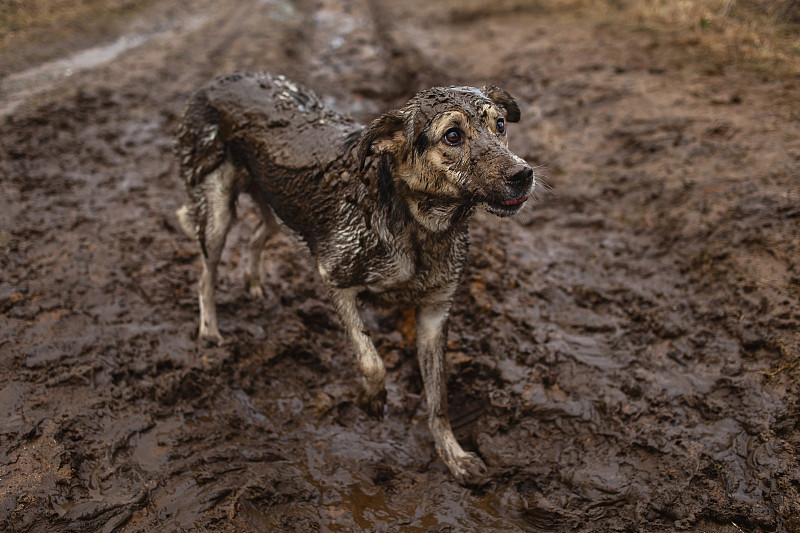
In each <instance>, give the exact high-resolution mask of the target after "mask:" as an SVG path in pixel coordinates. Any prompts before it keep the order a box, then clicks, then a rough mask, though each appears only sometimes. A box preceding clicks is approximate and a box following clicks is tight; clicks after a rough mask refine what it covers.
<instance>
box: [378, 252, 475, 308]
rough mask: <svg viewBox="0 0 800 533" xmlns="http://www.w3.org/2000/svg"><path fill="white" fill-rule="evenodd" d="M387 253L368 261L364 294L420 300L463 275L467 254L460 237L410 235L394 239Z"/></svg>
mask: <svg viewBox="0 0 800 533" xmlns="http://www.w3.org/2000/svg"><path fill="white" fill-rule="evenodd" d="M392 244H393V246H391V247H388V248H387V250H386V253H385V254H375V255H374V256H373V258H372V260H368V261H366V263H367V264H368V265H369V273H368V274H367V275H366V276H365V278H364V282H365V283H364V289H365V290H364V291H363V293H364V295H365V296H367V297H368V298H369V299H371V300H373V301H376V302H378V303H385V304H396V303H405V304H411V303H418V302H419V300H420V299H421V298H423V297H424V296H425V295H426V294H429V293H431V292H436V291H439V290H442V289H446V288H448V287H451V286H452V285H453V284H454V282H455V281H456V280H457V279H458V278H459V277H460V275H461V271H462V269H463V263H464V257H465V255H466V250H465V249H464V248H465V245H466V243H462V242H461V241H460V240H451V241H446V242H444V243H435V244H432V243H430V242H428V243H426V242H418V241H415V240H414V239H412V238H410V237H409V238H407V239H404V240H402V241H401V242H394V243H392Z"/></svg>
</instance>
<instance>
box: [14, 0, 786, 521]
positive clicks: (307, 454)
mask: <svg viewBox="0 0 800 533" xmlns="http://www.w3.org/2000/svg"><path fill="white" fill-rule="evenodd" d="M526 6H527V4H520V5H519V6H517V7H514V6H510V7H509V5H505V4H502V5H498V7H497V8H484V7H480V6H478V5H477V4H475V5H474V6H472V5H471V4H470V3H466V4H464V5H463V6H461V8H460V10H459V11H458V12H455V11H450V8H448V7H446V6H439V5H427V4H425V3H421V2H420V3H415V2H412V3H410V4H403V5H398V6H396V7H392V8H388V7H375V6H368V4H367V3H365V2H358V1H355V2H348V3H338V2H333V1H330V2H328V1H326V2H322V3H321V4H319V5H314V6H311V5H307V4H306V3H304V2H291V3H289V2H247V1H244V0H242V1H239V2H234V3H231V4H230V5H227V6H226V7H224V8H219V10H218V11H214V12H213V15H211V16H210V19H209V21H208V22H207V23H206V24H204V25H201V26H199V27H197V28H189V29H188V30H187V31H185V32H183V33H177V32H176V33H175V34H174V35H173V34H169V35H166V34H165V35H163V36H160V37H159V38H154V39H151V40H149V41H147V42H143V43H141V45H140V46H137V47H135V48H131V49H129V50H126V51H123V52H121V53H120V54H119V55H118V56H117V57H116V58H114V59H113V60H112V61H110V62H108V63H105V64H103V65H96V66H94V67H93V68H89V69H86V70H83V71H80V72H75V73H74V74H73V75H72V76H70V77H69V78H67V79H62V80H60V81H57V82H56V85H54V87H53V90H52V91H50V92H45V93H42V96H40V100H39V102H38V103H36V104H35V105H34V104H32V103H29V102H25V103H23V105H21V106H19V107H17V108H16V109H17V110H16V111H12V112H10V114H9V115H8V116H7V117H6V118H5V122H4V123H3V125H2V136H0V154H2V156H1V157H0V213H2V214H0V251H1V252H2V254H1V255H0V265H1V268H2V275H1V276H0V354H1V356H2V362H3V364H2V365H0V480H1V481H0V524H1V525H2V528H4V529H7V530H9V531H145V530H156V531H190V530H212V531H317V530H319V531H420V532H425V531H481V532H483V531H576V530H577V531H598V532H600V531H603V532H606V531H665V530H666V531H670V530H690V531H725V532H738V531H775V530H778V531H790V532H795V531H800V529H799V528H800V501H798V487H800V474H798V472H800V469H798V464H797V453H798V449H799V448H798V436H797V435H798V431H797V430H798V426H797V416H798V400H797V398H798V386H797V376H798V367H797V366H796V364H795V365H794V366H792V365H793V362H795V363H796V357H797V353H798V352H797V349H798V348H797V347H798V337H797V324H798V319H799V318H800V317H799V316H798V309H800V306H798V292H797V290H796V289H797V284H798V281H797V280H798V272H797V267H796V265H797V264H800V261H798V248H797V235H798V230H800V228H798V208H797V206H798V205H800V192H799V191H798V186H797V182H796V176H797V168H798V154H800V131H798V126H797V124H798V121H797V118H798V117H797V115H796V107H795V106H794V105H793V102H796V101H797V100H798V96H800V95H798V94H797V93H798V88H797V86H796V84H794V83H789V82H783V81H781V80H770V79H769V77H768V76H767V77H766V78H765V77H764V76H755V75H753V74H747V73H744V72H737V71H729V72H727V73H725V74H720V73H719V72H720V71H719V70H716V71H715V72H716V74H713V75H710V74H706V73H704V72H705V70H704V66H703V65H691V64H690V65H686V66H685V67H684V68H682V69H676V68H674V65H675V64H676V61H675V57H673V55H671V54H677V55H678V57H683V56H681V55H680V54H681V53H682V51H681V50H680V49H679V48H675V45H674V44H670V43H669V42H666V43H662V42H660V41H659V38H660V37H659V36H658V34H640V33H626V32H623V31H620V30H619V29H613V28H607V27H594V26H592V25H591V24H589V23H583V22H580V21H578V22H576V21H575V20H572V19H565V18H564V17H563V16H561V15H559V14H557V13H550V12H547V11H543V10H541V9H534V8H533V7H530V6H527V7H526ZM174 9H175V13H177V14H179V15H180V17H178V18H181V17H183V18H182V19H181V20H191V17H192V16H193V15H195V14H194V13H192V11H191V10H190V9H189V8H187V7H185V6H183V5H182V4H180V3H176V4H175V8H174ZM265 28H266V29H268V31H266V30H265ZM644 51H648V52H647V53H645V52H644ZM239 68H254V69H269V70H271V71H274V72H280V73H284V74H286V75H288V76H290V77H292V78H294V79H296V80H298V81H300V82H303V83H306V84H308V85H311V86H312V87H314V88H316V90H317V92H319V93H320V94H321V95H323V96H324V99H325V101H326V102H327V103H328V104H330V105H334V106H336V107H338V108H339V109H342V110H344V111H348V112H350V113H352V114H353V115H354V117H356V118H357V119H359V120H361V121H367V120H369V119H370V118H372V117H373V116H374V114H375V113H377V112H379V111H380V110H382V109H386V108H388V107H390V106H391V105H394V104H396V103H398V102H400V101H402V100H404V99H405V98H407V97H408V96H409V95H410V94H411V93H413V91H414V90H415V89H417V88H422V87H425V86H430V85H433V84H437V83H445V84H450V83H470V84H476V85H480V84H484V83H487V82H492V83H496V84H498V85H501V86H503V87H504V88H506V89H508V90H509V91H510V92H511V93H512V94H514V95H515V96H517V98H518V99H519V101H520V102H521V104H522V107H523V120H522V122H521V123H520V124H519V125H515V128H514V129H512V131H511V132H510V135H511V144H512V148H513V149H514V150H515V151H516V152H517V153H520V154H523V155H524V156H525V157H526V158H527V159H528V160H529V161H530V162H531V163H533V164H536V165H539V170H538V171H539V172H540V173H541V174H542V175H543V176H544V177H545V178H546V180H547V182H548V183H549V184H550V189H549V190H548V189H545V188H543V189H541V190H540V192H539V196H540V200H539V201H538V202H537V203H536V205H534V206H531V207H530V208H527V210H526V211H525V212H524V213H522V214H521V215H519V216H518V217H516V218H515V219H513V220H499V219H496V218H494V217H492V216H490V215H485V214H481V215H478V216H477V217H476V219H475V220H474V223H473V225H472V234H473V246H472V253H471V260H470V267H469V270H468V272H467V273H466V274H465V276H464V280H463V284H462V289H461V290H460V292H459V293H458V296H457V300H456V304H455V307H454V311H453V317H452V323H451V327H450V333H449V337H448V353H447V357H448V363H449V369H450V382H449V391H450V404H451V418H452V420H453V425H454V427H455V429H456V432H457V434H458V436H459V439H460V441H461V442H462V443H464V445H465V446H466V447H467V448H469V449H470V450H472V451H475V452H477V453H479V454H480V455H481V456H482V457H483V459H484V460H485V461H486V463H487V464H488V465H489V467H490V475H489V476H488V478H487V480H486V482H485V483H484V484H482V485H480V486H471V487H461V486H458V485H457V484H455V483H454V482H453V481H452V480H451V478H450V477H449V475H448V473H447V471H446V467H445V466H444V465H443V464H442V463H441V461H440V460H438V459H437V458H436V455H435V453H434V450H433V446H432V442H431V438H430V435H429V433H428V430H427V427H426V423H425V416H426V405H425V401H424V394H423V393H422V384H421V380H420V377H419V372H418V370H417V368H416V364H415V362H414V348H413V340H412V338H411V335H412V334H413V324H412V323H410V322H409V320H408V319H407V317H408V314H407V313H406V312H404V310H366V311H365V312H366V318H367V322H368V325H369V327H370V329H371V331H372V333H373V338H374V340H375V342H376V345H377V346H378V349H379V351H380V352H381V354H382V355H383V357H384V359H385V360H386V363H387V366H388V367H389V376H388V379H387V381H388V383H387V388H388V392H389V398H388V413H387V416H386V419H385V420H383V421H380V422H379V421H374V420H371V419H369V418H368V417H366V416H365V415H364V414H363V413H362V412H361V411H360V410H359V409H358V408H357V407H356V406H355V404H354V399H355V391H356V386H355V385H356V383H357V374H356V371H355V370H354V368H353V365H352V361H351V357H350V351H349V348H348V346H347V342H346V339H345V337H344V335H343V334H342V332H341V330H340V327H339V325H338V323H337V320H336V317H335V313H334V312H333V309H332V308H331V306H330V304H329V303H328V302H327V300H326V299H325V298H324V294H323V290H322V288H321V287H320V284H319V281H318V279H317V276H316V274H315V272H314V270H313V269H312V267H311V262H310V260H309V258H308V257H307V256H306V253H305V252H304V251H303V250H302V248H300V247H298V246H297V245H296V244H295V243H293V242H292V240H291V239H290V238H289V237H286V236H280V237H278V238H276V239H275V241H273V243H272V244H271V246H270V252H269V253H268V254H267V257H266V258H265V262H264V269H265V272H266V277H267V283H266V287H265V293H266V297H265V298H264V299H263V300H253V299H250V298H248V297H247V296H246V294H245V290H244V284H243V282H242V277H243V273H244V269H245V264H244V259H245V258H244V256H243V253H244V250H245V249H246V243H247V239H248V236H249V234H250V233H251V232H252V231H253V230H254V228H255V217H254V216H253V215H252V213H251V212H250V210H249V207H250V206H249V204H248V203H247V202H243V205H242V206H241V208H240V215H241V216H240V218H241V220H240V221H239V224H238V225H237V226H235V228H234V230H233V231H232V233H231V235H230V237H229V240H228V242H229V246H228V248H227V250H226V252H225V255H224V257H223V266H222V274H221V279H220V282H219V290H218V306H219V309H218V314H219V319H220V328H221V330H222V331H223V334H225V335H226V337H227V338H229V339H231V342H230V343H229V344H226V345H225V346H223V347H209V346H204V345H202V344H198V342H197V341H196V339H195V338H194V336H195V330H196V320H197V301H196V297H195V286H196V282H197V277H198V272H199V264H198V257H197V253H196V247H195V246H194V245H192V243H190V242H188V241H187V240H186V239H185V238H184V237H183V236H182V234H181V232H180V231H179V229H178V227H177V223H176V220H175V219H174V217H173V213H174V211H175V209H176V208H177V207H178V206H179V205H181V203H182V201H183V194H184V192H183V190H182V186H181V184H180V180H179V179H178V176H177V173H176V167H175V164H174V160H173V156H172V154H171V148H170V147H171V142H172V136H173V132H174V127H175V125H176V117H177V116H178V114H179V112H180V108H181V105H182V102H183V100H184V99H185V97H186V96H187V95H188V94H189V93H190V92H191V90H193V89H194V88H195V87H197V86H199V85H200V84H202V83H204V82H205V81H207V80H208V79H209V78H210V77H212V76H214V75H216V74H222V73H225V72H228V71H231V70H234V69H239ZM12 96H13V95H12ZM2 98H3V99H4V100H3V102H2V105H4V106H5V105H7V104H8V101H9V100H8V99H9V98H11V97H10V96H8V95H7V94H4V95H2ZM14 98H16V97H14Z"/></svg>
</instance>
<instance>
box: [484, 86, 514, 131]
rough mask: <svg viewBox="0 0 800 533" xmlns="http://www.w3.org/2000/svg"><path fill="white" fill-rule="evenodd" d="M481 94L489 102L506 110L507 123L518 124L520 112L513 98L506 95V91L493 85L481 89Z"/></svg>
mask: <svg viewBox="0 0 800 533" xmlns="http://www.w3.org/2000/svg"><path fill="white" fill-rule="evenodd" d="M481 91H483V94H485V95H486V96H488V97H489V100H491V101H492V102H494V103H495V104H497V105H498V106H499V107H502V108H503V109H505V110H506V120H508V121H509V122H519V117H520V112H519V106H518V105H517V101H516V100H514V97H513V96H511V95H510V94H508V92H507V91H504V90H503V89H501V88H499V87H495V86H494V85H487V86H486V87H484V88H483V89H481Z"/></svg>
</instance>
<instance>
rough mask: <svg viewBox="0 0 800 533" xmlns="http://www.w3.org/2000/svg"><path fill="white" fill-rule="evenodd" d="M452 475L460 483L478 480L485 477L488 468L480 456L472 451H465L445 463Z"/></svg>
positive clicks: (470, 482)
mask: <svg viewBox="0 0 800 533" xmlns="http://www.w3.org/2000/svg"><path fill="white" fill-rule="evenodd" d="M447 467H448V468H449V469H450V472H451V473H452V474H453V477H455V478H456V481H458V482H459V483H460V484H462V485H468V484H474V483H478V482H480V481H481V480H482V479H483V478H485V477H486V474H487V473H488V472H489V469H488V468H486V464H485V463H484V462H483V461H482V460H481V458H480V457H478V456H477V455H475V454H474V453H469V452H466V453H464V455H462V456H461V457H459V458H458V459H454V460H452V461H451V462H449V463H448V464H447Z"/></svg>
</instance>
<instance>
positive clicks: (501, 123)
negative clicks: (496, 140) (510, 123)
mask: <svg viewBox="0 0 800 533" xmlns="http://www.w3.org/2000/svg"><path fill="white" fill-rule="evenodd" d="M497 133H499V134H500V135H505V134H506V121H505V120H503V119H502V118H498V119H497Z"/></svg>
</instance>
